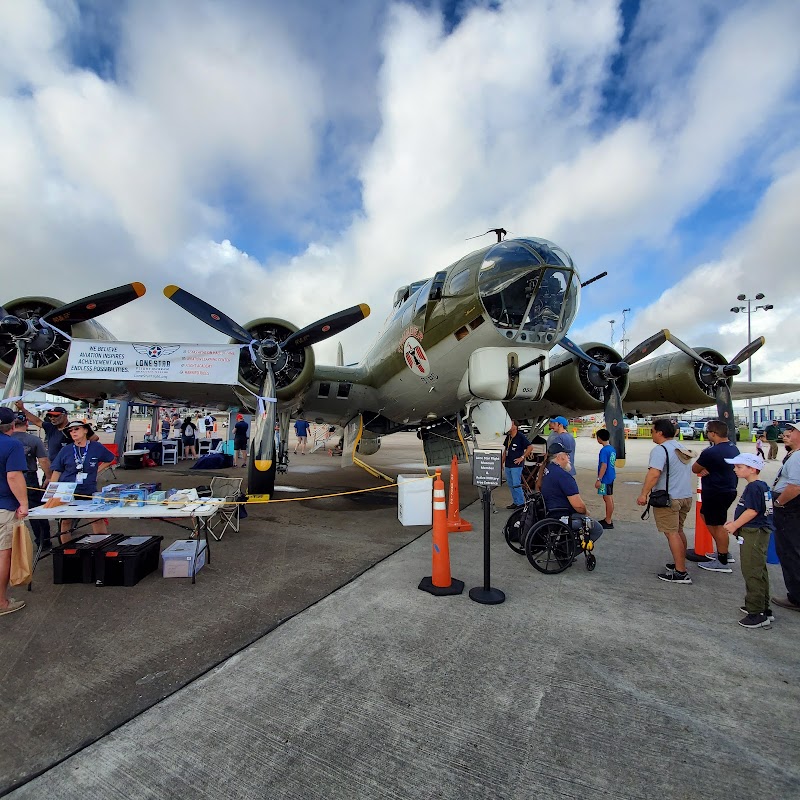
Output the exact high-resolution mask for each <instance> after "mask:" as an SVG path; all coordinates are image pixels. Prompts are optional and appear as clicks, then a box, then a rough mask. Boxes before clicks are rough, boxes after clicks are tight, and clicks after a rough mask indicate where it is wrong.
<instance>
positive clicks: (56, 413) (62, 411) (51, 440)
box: [15, 400, 100, 462]
mask: <svg viewBox="0 0 800 800" xmlns="http://www.w3.org/2000/svg"><path fill="white" fill-rule="evenodd" d="M15 405H16V406H17V410H18V411H20V412H21V413H22V414H24V415H25V419H27V420H28V422H29V423H30V424H31V425H35V426H36V427H37V428H41V429H42V430H43V431H44V438H45V442H46V443H47V457H48V458H49V459H50V461H51V462H52V461H53V460H55V457H56V456H57V455H58V453H59V451H60V450H61V448H62V447H64V446H65V445H68V444H71V443H72V439H70V437H69V434H68V433H67V425H69V417H68V416H67V409H66V408H64V407H63V406H56V407H55V408H51V409H50V410H49V411H48V412H46V413H45V415H44V416H45V418H44V419H39V417H37V416H36V414H32V413H31V412H30V411H28V409H26V408H25V406H24V404H23V403H22V401H21V400H18V401H17V402H16V404H15ZM99 438H100V437H98V436H97V434H94V435H93V436H92V441H95V442H96V441H99Z"/></svg>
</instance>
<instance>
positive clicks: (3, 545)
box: [0, 508, 17, 550]
mask: <svg viewBox="0 0 800 800" xmlns="http://www.w3.org/2000/svg"><path fill="white" fill-rule="evenodd" d="M16 521H17V512H16V511H6V509H4V508H0V550H10V549H11V539H12V538H13V536H14V523H15V522H16Z"/></svg>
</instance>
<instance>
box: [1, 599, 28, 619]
mask: <svg viewBox="0 0 800 800" xmlns="http://www.w3.org/2000/svg"><path fill="white" fill-rule="evenodd" d="M21 608H25V601H24V600H12V599H11V598H10V597H9V598H8V605H7V606H6V607H5V608H0V616H2V615H3V614H13V613H14V612H15V611H19V610H20V609H21Z"/></svg>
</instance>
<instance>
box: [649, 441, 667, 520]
mask: <svg viewBox="0 0 800 800" xmlns="http://www.w3.org/2000/svg"><path fill="white" fill-rule="evenodd" d="M660 446H661V447H664V445H663V444H662V445H660ZM664 453H665V454H666V462H667V484H666V486H667V488H666V489H657V490H655V491H652V492H650V497H648V498H647V508H645V510H644V511H643V512H642V519H647V518H648V517H649V516H650V509H651V507H652V508H669V506H670V505H671V504H672V498H670V496H669V450H667V448H666V447H664Z"/></svg>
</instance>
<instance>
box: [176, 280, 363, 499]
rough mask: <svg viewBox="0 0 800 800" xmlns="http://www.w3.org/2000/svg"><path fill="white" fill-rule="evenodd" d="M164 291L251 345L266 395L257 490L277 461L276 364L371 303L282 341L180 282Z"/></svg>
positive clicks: (259, 427) (256, 454) (255, 459)
mask: <svg viewBox="0 0 800 800" xmlns="http://www.w3.org/2000/svg"><path fill="white" fill-rule="evenodd" d="M164 294H165V295H166V296H167V297H168V298H169V299H170V300H172V302H173V303H177V305H179V306H180V307H181V308H182V309H184V311H188V312H189V313H190V314H191V315H192V316H193V317H196V318H197V319H199V320H201V321H202V322H205V323H206V325H210V326H211V327H212V328H214V330H217V331H219V332H220V333H224V334H225V335H226V336H230V338H231V339H234V340H235V341H237V342H241V344H247V345H250V352H251V354H252V356H253V364H254V365H255V366H256V367H257V369H258V370H259V372H260V373H262V374H263V381H262V385H261V397H262V398H264V404H265V409H264V413H263V414H261V415H258V416H257V417H256V418H255V420H254V425H253V431H252V435H251V442H252V457H251V459H250V466H249V474H248V484H249V486H248V488H249V490H250V492H255V491H256V489H255V486H256V484H257V483H258V482H259V481H258V478H257V473H258V472H260V473H266V472H267V471H268V470H269V469H270V468H271V467H272V463H273V461H274V448H275V437H274V435H273V432H274V429H275V419H276V416H277V408H276V406H277V402H275V366H276V364H277V363H278V361H279V360H280V359H281V357H282V356H283V354H284V353H285V352H292V351H298V350H302V349H303V348H304V347H310V346H311V345H313V344H316V343H317V342H322V341H324V340H325V339H328V338H329V337H331V336H335V335H336V334H337V333H341V332H342V331H344V330H347V328H349V327H350V326H351V325H355V324H356V323H357V322H361V320H362V319H364V318H365V317H368V316H369V313H370V309H369V306H368V305H366V304H363V303H362V304H360V305H357V306H352V307H351V308H347V309H345V310H344V311H339V312H337V313H335V314H331V315H330V316H328V317H324V318H323V319H320V320H317V321H316V322H313V323H312V324H311V325H307V326H306V327H305V328H302V329H301V330H299V331H295V332H294V333H291V334H290V335H289V336H287V337H286V338H285V339H284V340H283V341H278V340H277V339H275V338H274V337H272V336H266V337H264V338H261V339H258V338H253V336H252V335H251V334H250V332H249V331H248V330H247V329H246V328H244V327H242V326H241V325H240V324H239V323H238V322H236V321H235V320H233V319H232V318H231V317H229V316H227V314H223V313H222V312H221V311H219V310H218V309H216V308H214V306H212V305H211V304H210V303H207V302H206V301H205V300H201V299H200V298H199V297H195V295H193V294H191V293H190V292H187V291H186V290H185V289H181V288H180V287H178V286H167V287H165V288H164ZM254 470H255V471H256V472H254Z"/></svg>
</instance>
